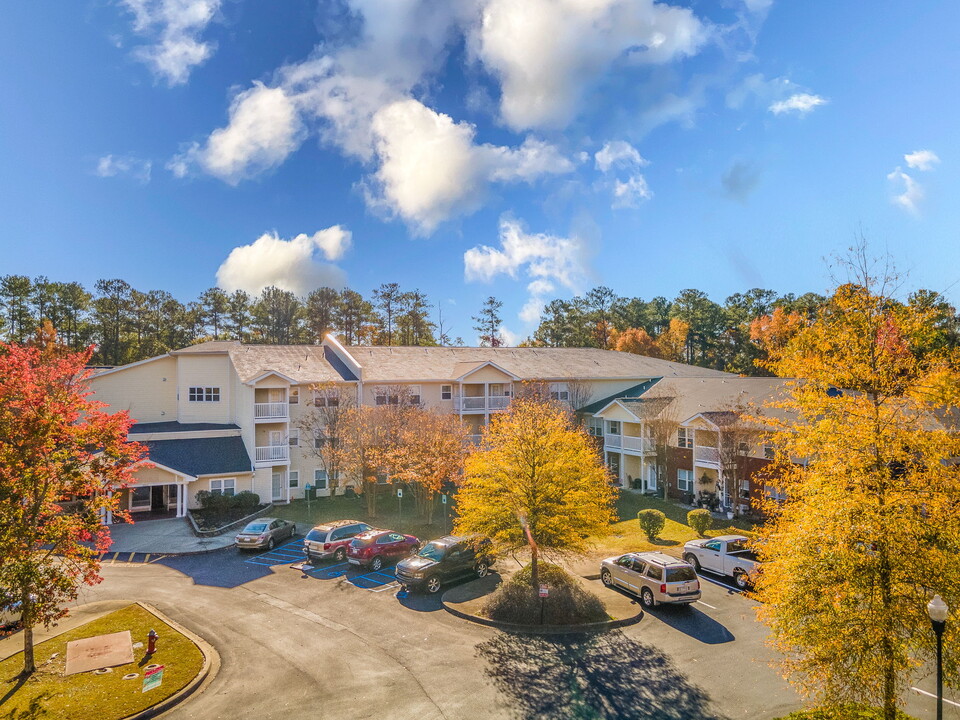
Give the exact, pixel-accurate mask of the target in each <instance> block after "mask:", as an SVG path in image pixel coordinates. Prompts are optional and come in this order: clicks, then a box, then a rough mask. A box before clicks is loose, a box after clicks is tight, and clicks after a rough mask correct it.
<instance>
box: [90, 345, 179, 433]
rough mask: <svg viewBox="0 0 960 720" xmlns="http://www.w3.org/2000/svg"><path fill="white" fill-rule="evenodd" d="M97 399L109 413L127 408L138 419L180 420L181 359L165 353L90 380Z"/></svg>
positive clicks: (151, 420) (140, 420) (153, 420)
mask: <svg viewBox="0 0 960 720" xmlns="http://www.w3.org/2000/svg"><path fill="white" fill-rule="evenodd" d="M90 389H91V390H93V391H94V393H95V395H94V399H95V400H99V401H100V402H105V403H107V404H108V405H109V406H110V407H109V408H108V412H120V411H121V410H127V411H128V412H129V413H130V416H131V417H132V418H133V419H134V420H137V421H138V422H168V421H173V420H176V419H177V361H176V359H175V358H173V357H170V356H165V357H162V358H158V359H156V360H152V361H150V362H146V363H143V364H142V365H134V366H132V367H127V368H124V369H122V370H118V371H116V372H110V373H107V374H106V375H100V376H96V377H93V378H91V379H90Z"/></svg>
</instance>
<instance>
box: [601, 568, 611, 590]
mask: <svg viewBox="0 0 960 720" xmlns="http://www.w3.org/2000/svg"><path fill="white" fill-rule="evenodd" d="M600 582H602V583H603V584H604V585H606V586H607V587H613V575H611V574H610V571H609V570H604V571H603V572H602V573H600Z"/></svg>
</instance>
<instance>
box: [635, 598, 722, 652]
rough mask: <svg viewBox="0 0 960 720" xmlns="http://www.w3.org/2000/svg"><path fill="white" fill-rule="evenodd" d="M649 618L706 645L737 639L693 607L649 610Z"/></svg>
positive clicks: (660, 607) (661, 606)
mask: <svg viewBox="0 0 960 720" xmlns="http://www.w3.org/2000/svg"><path fill="white" fill-rule="evenodd" d="M647 617H648V618H656V619H657V620H659V621H660V622H662V623H664V624H665V625H669V626H670V627H672V628H673V629H674V630H678V631H680V632H682V633H684V634H685V635H688V636H690V637H691V638H693V639H694V640H699V641H700V642H702V643H704V644H705V645H721V644H723V643H728V642H733V641H734V640H736V637H735V636H734V634H733V633H732V632H730V631H729V630H727V628H726V627H725V626H723V625H721V624H720V623H718V622H717V621H716V620H714V619H713V618H712V617H710V616H709V615H707V614H706V613H703V612H700V610H698V609H697V608H695V607H694V606H693V605H685V606H682V607H681V606H676V605H660V606H658V607H655V608H652V609H650V610H647Z"/></svg>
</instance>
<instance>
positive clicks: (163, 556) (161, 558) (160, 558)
mask: <svg viewBox="0 0 960 720" xmlns="http://www.w3.org/2000/svg"><path fill="white" fill-rule="evenodd" d="M148 557H149V556H148ZM165 557H166V555H157V556H156V557H155V558H154V559H153V560H150V561H149V562H152V563H155V562H156V561H157V560H163V559H164V558H165Z"/></svg>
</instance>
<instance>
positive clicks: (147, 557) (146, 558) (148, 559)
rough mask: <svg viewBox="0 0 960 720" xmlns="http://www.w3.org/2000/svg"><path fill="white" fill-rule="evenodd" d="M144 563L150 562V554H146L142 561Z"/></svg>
mask: <svg viewBox="0 0 960 720" xmlns="http://www.w3.org/2000/svg"><path fill="white" fill-rule="evenodd" d="M143 561H144V562H145V563H148V562H150V553H147V556H146V557H145V558H144V559H143Z"/></svg>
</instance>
